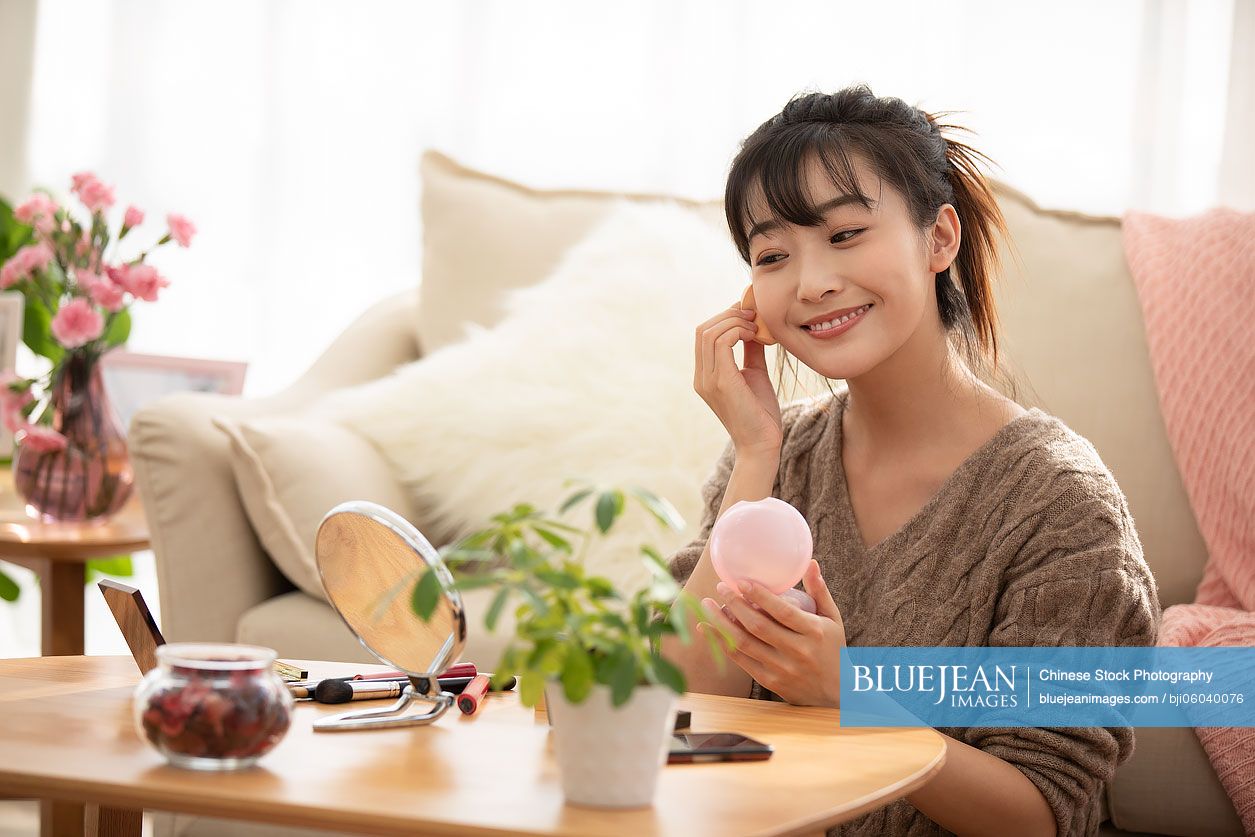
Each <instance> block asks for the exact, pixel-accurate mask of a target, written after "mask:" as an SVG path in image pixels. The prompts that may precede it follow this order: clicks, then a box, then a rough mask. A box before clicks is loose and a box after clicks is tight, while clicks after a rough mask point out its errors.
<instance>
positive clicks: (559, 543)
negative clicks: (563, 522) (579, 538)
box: [532, 526, 572, 552]
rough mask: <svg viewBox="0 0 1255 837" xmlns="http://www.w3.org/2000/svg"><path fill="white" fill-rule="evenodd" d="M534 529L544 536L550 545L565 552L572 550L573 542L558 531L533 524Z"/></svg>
mask: <svg viewBox="0 0 1255 837" xmlns="http://www.w3.org/2000/svg"><path fill="white" fill-rule="evenodd" d="M532 531H533V532H535V533H536V534H538V535H540V536H541V537H542V538H544V539H545V541H546V542H547V543H548V544H549V545H550V546H552V547H555V548H556V549H561V550H562V551H563V552H571V551H572V548H571V542H570V541H568V540H567V539H566V538H564V537H562V536H561V535H559V534H557V533H556V532H551V531H549V530H548V529H545V528H544V527H541V526H532Z"/></svg>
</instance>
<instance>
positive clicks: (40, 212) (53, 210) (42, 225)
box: [13, 192, 57, 235]
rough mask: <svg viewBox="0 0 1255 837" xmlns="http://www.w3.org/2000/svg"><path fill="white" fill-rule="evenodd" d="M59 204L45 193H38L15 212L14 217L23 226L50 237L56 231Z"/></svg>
mask: <svg viewBox="0 0 1255 837" xmlns="http://www.w3.org/2000/svg"><path fill="white" fill-rule="evenodd" d="M56 215H57V203H56V201H54V200H53V199H52V198H50V197H48V196H47V195H45V194H44V193H43V192H36V193H35V194H33V195H31V196H30V197H29V198H27V199H26V202H25V203H23V204H22V205H21V206H19V207H17V209H14V210H13V217H14V218H16V219H17V220H18V221H21V222H22V223H23V224H27V225H28V226H32V227H34V228H35V229H36V230H38V231H39V232H40V234H42V235H50V234H51V233H52V231H53V230H54V229H56V223H57V221H56Z"/></svg>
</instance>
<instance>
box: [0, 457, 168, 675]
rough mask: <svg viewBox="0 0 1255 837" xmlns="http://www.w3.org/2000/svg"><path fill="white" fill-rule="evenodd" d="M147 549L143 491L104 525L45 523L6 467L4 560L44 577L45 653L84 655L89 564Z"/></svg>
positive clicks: (0, 536) (0, 554)
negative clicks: (29, 509)
mask: <svg viewBox="0 0 1255 837" xmlns="http://www.w3.org/2000/svg"><path fill="white" fill-rule="evenodd" d="M143 549H148V524H147V522H146V520H145V519H144V509H143V507H142V506H141V505H140V503H139V494H138V493H132V494H131V498H130V499H129V500H128V501H127V503H126V505H124V506H123V507H122V508H121V509H120V510H119V511H118V513H117V514H116V515H114V516H113V517H112V518H110V519H109V520H107V521H104V522H102V523H42V522H40V521H38V520H34V519H33V518H30V517H28V516H27V514H26V511H25V505H24V503H23V502H22V498H21V497H20V496H19V495H18V493H17V491H16V489H14V487H13V470H12V468H10V467H9V466H7V465H5V466H3V467H2V468H0V560H4V561H9V562H11V563H14V564H18V565H20V566H23V567H27V568H29V569H31V570H34V571H35V573H36V574H37V575H38V576H39V593H40V597H41V598H42V599H43V609H42V613H43V615H42V617H41V620H42V631H41V636H42V641H41V643H40V653H42V654H47V655H76V654H82V653H83V592H84V583H85V582H84V569H85V565H86V564H87V562H88V561H90V560H91V559H93V558H108V557H110V556H113V555H130V554H131V553H133V552H139V551H140V550H143ZM27 592H29V591H27Z"/></svg>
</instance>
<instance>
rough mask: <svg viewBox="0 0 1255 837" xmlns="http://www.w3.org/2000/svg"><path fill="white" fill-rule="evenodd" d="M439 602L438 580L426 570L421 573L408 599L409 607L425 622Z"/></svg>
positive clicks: (429, 570)
mask: <svg viewBox="0 0 1255 837" xmlns="http://www.w3.org/2000/svg"><path fill="white" fill-rule="evenodd" d="M439 600H440V579H439V578H437V577H436V574H435V573H434V572H432V571H431V569H430V568H428V569H426V570H424V571H423V577H422V578H420V579H419V580H418V583H417V584H415V585H414V592H413V594H412V595H411V597H410V606H411V607H412V608H413V609H414V612H415V613H417V614H418V615H419V617H420V618H421V619H422V620H423V621H424V622H426V621H427V620H428V619H430V618H431V615H432V613H434V612H435V610H436V604H437V603H438V602H439Z"/></svg>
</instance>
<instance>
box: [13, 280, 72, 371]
mask: <svg viewBox="0 0 1255 837" xmlns="http://www.w3.org/2000/svg"><path fill="white" fill-rule="evenodd" d="M22 342H23V343H25V344H26V347H27V348H28V349H30V350H31V351H32V352H34V353H35V354H37V355H39V356H40V357H46V358H48V360H50V361H52V362H53V363H59V362H60V361H61V358H62V357H63V356H64V355H65V349H63V348H62V347H61V344H60V343H58V342H57V341H56V340H55V339H53V336H52V314H50V313H49V312H48V309H47V308H46V307H45V306H44V304H43V303H42V302H40V301H39V300H38V299H36V298H33V297H32V296H31V295H29V294H28V295H27V297H26V305H25V306H24V310H23V314H22Z"/></svg>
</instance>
